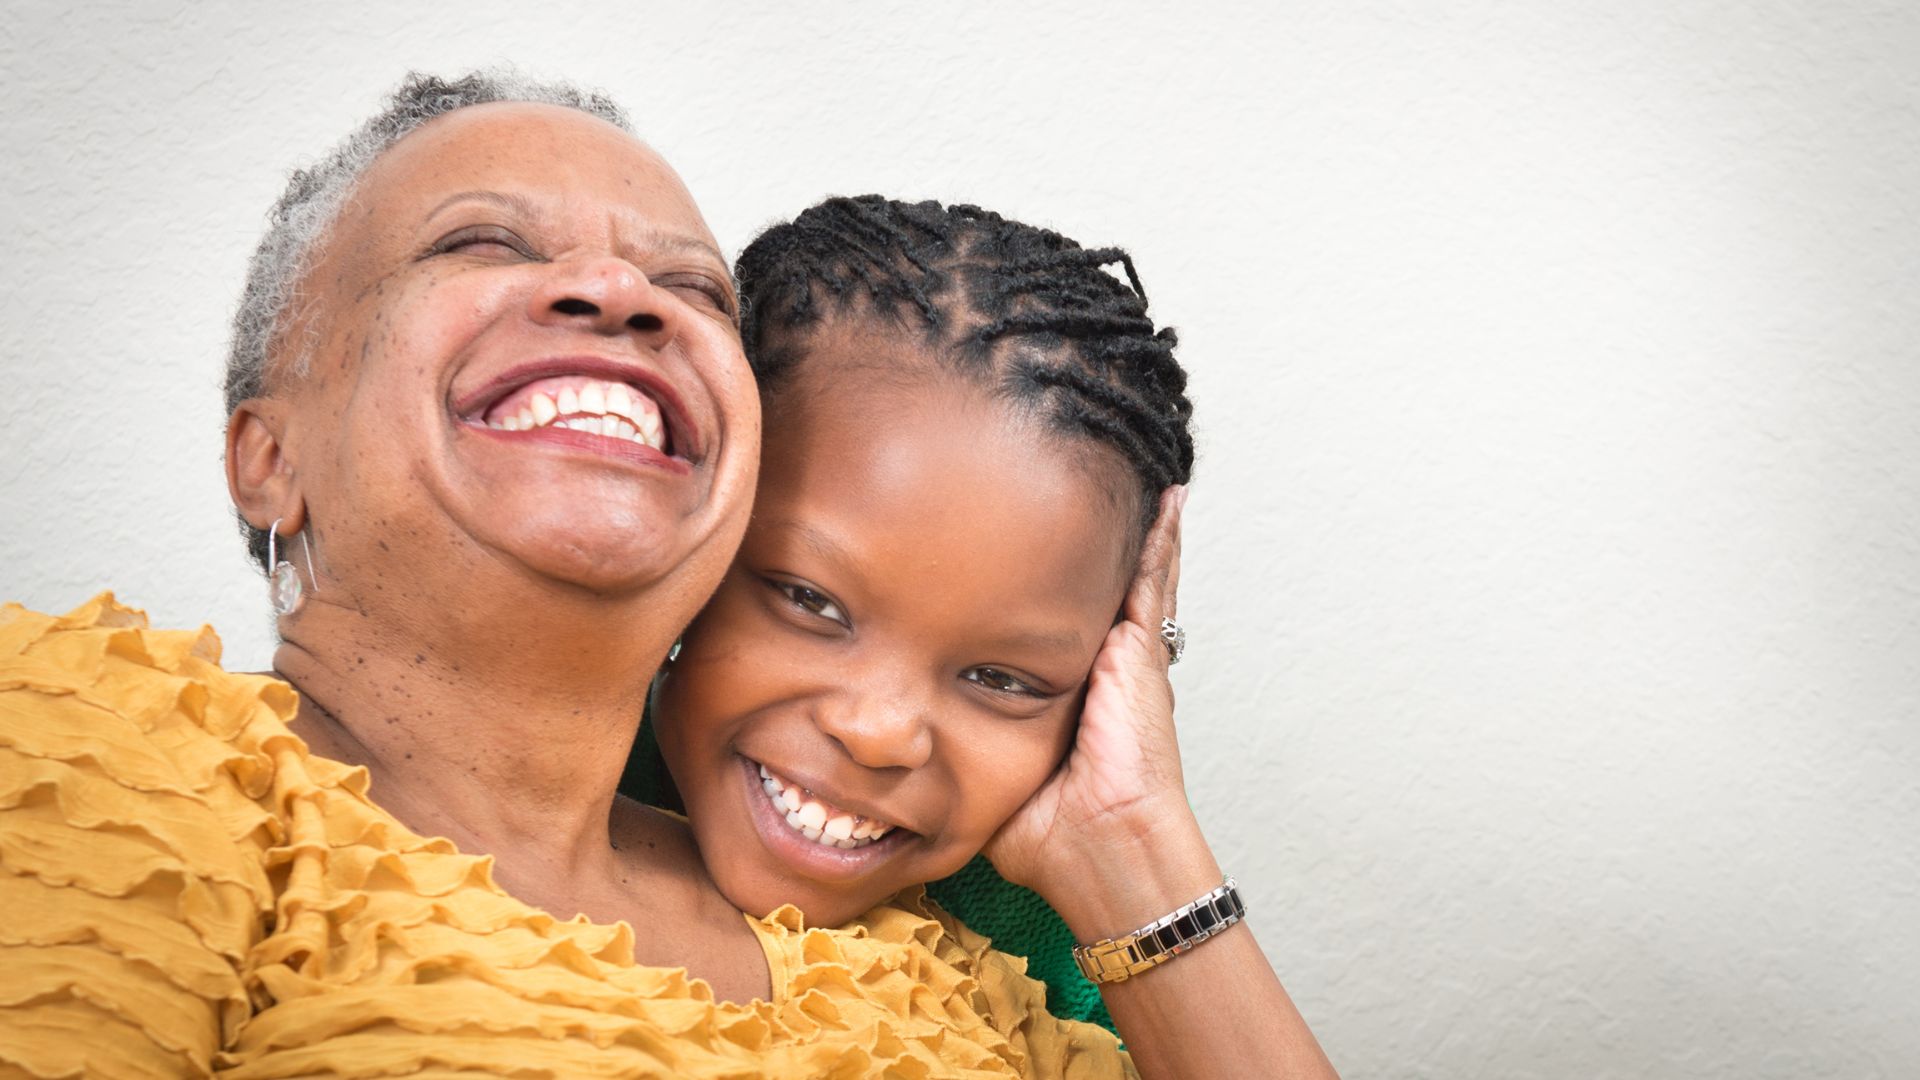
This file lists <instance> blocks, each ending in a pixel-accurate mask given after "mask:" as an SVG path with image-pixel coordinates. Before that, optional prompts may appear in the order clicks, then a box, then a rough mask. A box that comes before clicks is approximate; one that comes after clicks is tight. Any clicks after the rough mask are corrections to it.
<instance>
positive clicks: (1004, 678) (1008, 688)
mask: <svg viewBox="0 0 1920 1080" xmlns="http://www.w3.org/2000/svg"><path fill="white" fill-rule="evenodd" d="M961 678H964V679H966V680H967V681H968V682H974V683H979V684H980V685H981V686H983V687H985V688H987V689H988V690H992V691H993V692H994V693H996V694H1018V695H1020V696H1022V697H1043V696H1045V695H1043V694H1042V693H1041V692H1040V691H1039V690H1037V689H1035V688H1034V687H1032V686H1030V685H1028V684H1027V683H1026V682H1024V681H1022V680H1021V679H1020V678H1019V677H1018V676H1015V675H1010V674H1008V673H1007V672H1005V671H1002V670H1000V669H999V668H996V667H977V668H970V669H968V670H967V672H966V674H964V675H962V676H961Z"/></svg>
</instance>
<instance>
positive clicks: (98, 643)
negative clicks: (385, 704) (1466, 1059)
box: [0, 594, 1132, 1080]
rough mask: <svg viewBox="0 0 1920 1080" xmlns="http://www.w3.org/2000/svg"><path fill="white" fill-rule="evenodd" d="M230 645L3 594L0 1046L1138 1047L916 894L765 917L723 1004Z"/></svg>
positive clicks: (1114, 1056) (370, 1061) (514, 1061)
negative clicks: (486, 844)
mask: <svg viewBox="0 0 1920 1080" xmlns="http://www.w3.org/2000/svg"><path fill="white" fill-rule="evenodd" d="M219 659H220V643H219V640H218V639H217V638H216V637H215V636H214V634H213V632H212V631H211V630H208V629H204V628H203V629H202V630H200V631H198V632H183V631H155V630H150V629H148V628H147V625H146V617H145V616H144V615H143V614H141V613H140V612H137V611H134V610H131V609H128V608H125V607H122V606H120V605H119V604H117V603H115V602H114V600H113V597H112V595H111V594H103V595H101V596H99V597H96V598H95V599H94V600H92V601H91V602H89V603H87V604H86V605H84V606H82V607H80V608H79V609H77V610H75V611H73V612H71V613H70V614H67V615H65V616H57V617H56V616H49V615H41V614H37V613H34V612H31V611H28V610H26V609H24V608H21V607H20V606H18V605H7V606H5V607H4V608H0V1075H21V1074H24V1075H28V1076H35V1077H68V1076H73V1077H81V1076H84V1077H123V1076H124V1077H135V1076H138V1077H154V1076H208V1075H218V1076H221V1077H230V1078H234V1080H239V1078H243V1077H245V1078H253V1077H293V1076H335V1077H372V1076H440V1075H450V1074H455V1073H459V1074H462V1075H467V1076H471V1075H474V1074H476V1073H481V1074H492V1075H507V1076H515V1077H589V1076H628V1077H639V1076H676V1077H700V1078H720V1077H727V1078H748V1077H802V1076H805V1077H902V1078H907V1077H912V1078H919V1077H946V1076H955V1077H976V1076H978V1077H987V1076H1031V1077H1109V1076H1123V1075H1132V1066H1131V1065H1130V1063H1129V1062H1128V1061H1127V1059H1126V1055H1125V1054H1124V1053H1122V1052H1121V1051H1120V1049H1119V1047H1118V1046H1117V1044H1116V1043H1115V1041H1114V1039H1113V1037H1112V1036H1111V1035H1110V1034H1108V1033H1107V1032H1106V1031H1104V1030H1102V1029H1101V1028H1098V1027H1095V1026H1093V1025H1090V1024H1081V1023H1074V1022H1071V1021H1063V1020H1057V1019H1055V1018H1054V1017H1052V1016H1050V1015H1048V1014H1047V1012H1046V1011H1045V1008H1044V994H1045V991H1044V988H1043V986H1042V985H1041V984H1040V983H1038V982H1035V981H1033V980H1031V979H1028V978H1027V977H1026V975H1025V974H1024V972H1025V962H1024V961H1022V960H1019V959H1016V958H1012V957H1008V956H1006V955H1004V954H1001V953H997V952H995V951H993V950H992V949H991V948H989V947H988V943H987V941H986V939H984V938H982V937H980V936H979V935H977V934H973V933H971V932H970V931H968V930H967V929H966V928H965V927H964V926H961V925H959V924H958V923H957V922H955V921H954V920H953V919H952V918H951V916H948V915H947V914H946V913H944V912H942V911H940V910H938V909H937V908H935V907H933V906H932V905H931V904H928V903H927V902H925V901H924V899H922V898H921V897H918V896H903V897H901V898H899V899H897V900H896V901H895V902H893V903H891V904H887V905H882V906H881V907H878V908H875V909H874V910H873V911H871V912H869V913H868V914H867V915H865V916H863V917H862V918H860V919H859V920H857V921H855V922H854V923H853V924H851V925H849V926H847V927H844V928H841V929H836V930H823V929H818V928H814V929H809V928H807V927H805V926H803V925H802V922H801V918H800V914H799V912H797V911H795V910H794V909H793V908H790V907H789V908H782V909H780V910H779V911H776V912H774V913H773V914H772V915H771V916H769V917H768V918H766V919H764V920H760V919H751V920H749V921H750V922H751V923H752V925H753V928H754V930H755V931H756V933H757V934H758V935H759V937H760V941H761V944H762V946H763V947H764V949H765V951H766V954H767V960H768V963H769V965H770V967H771V973H772V984H773V986H774V988H775V990H774V1000H772V1001H767V1002H761V1001H756V1002H753V1003H751V1004H747V1005H730V1004H725V1003H716V1002H715V1001H714V1000H713V995H712V992H711V991H710V990H709V988H708V987H707V984H706V983H704V982H702V981H700V980H698V979H693V978H689V977H688V975H687V973H686V971H685V970H683V969H668V968H653V967H642V966H639V965H636V964H635V963H634V961H633V949H632V931H631V930H630V929H629V928H628V926H627V925H626V924H625V923H616V924H614V925H612V926H603V925H599V924H596V923H592V922H589V921H587V920H586V919H584V918H575V919H570V920H561V919H556V918H554V917H553V916H551V915H549V914H547V913H546V912H543V911H540V910H537V909H535V908H532V907H529V906H528V905H526V904H523V903H521V902H519V901H517V900H515V899H514V898H513V897H511V896H508V895H507V894H506V893H504V892H502V891H501V890H500V888H499V887H497V886H496V885H494V883H493V880H492V877H491V875H490V873H489V867H490V865H491V860H489V859H488V858H487V857H485V856H472V855H463V854H461V853H460V852H459V851H457V850H455V848H454V846H453V845H452V844H451V843H450V842H448V841H446V840H444V839H438V838H428V837H421V836H418V835H415V834H414V833H413V832H411V831H409V830H408V829H407V828H406V827H405V826H404V825H402V824H400V822H399V821H398V820H396V819H395V818H394V817H393V816H391V815H390V814H388V813H387V812H386V811H384V810H382V809H381V808H380V807H379V806H378V805H377V804H375V803H374V802H372V801H371V800H370V799H369V798H368V797H367V774H366V772H365V770H363V769H359V768H350V767H348V766H346V765H343V764H341V763H339V762H336V761H332V760H329V759H327V758H322V757H318V756H315V755H313V754H310V753H308V751H307V747H306V745H305V744H304V743H302V742H301V740H300V739H299V737H298V736H296V735H295V734H293V732H292V731H290V730H289V729H288V727H287V724H288V722H289V721H290V720H291V719H292V718H293V716H294V714H295V695H294V691H293V690H292V688H291V687H289V686H287V685H286V684H285V683H282V682H279V681H277V680H274V679H271V678H265V677H261V676H255V675H235V674H229V673H228V672H225V671H223V670H221V668H220V666H219Z"/></svg>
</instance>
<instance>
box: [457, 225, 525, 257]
mask: <svg viewBox="0 0 1920 1080" xmlns="http://www.w3.org/2000/svg"><path fill="white" fill-rule="evenodd" d="M454 252H459V253H460V254H462V255H480V256H488V255H491V256H494V257H499V256H502V255H517V256H519V257H520V258H523V259H531V258H534V257H535V256H534V254H533V248H532V247H530V246H529V245H528V244H527V242H526V241H525V240H522V239H520V237H519V236H518V235H516V234H515V233H514V232H513V230H511V229H503V228H501V227H500V226H498V225H469V226H467V227H466V228H464V229H455V230H454V231H453V232H450V233H448V234H447V235H445V236H443V237H441V238H440V239H439V240H438V241H436V242H435V243H434V245H433V252H432V253H433V254H435V255H448V254H452V253H454Z"/></svg>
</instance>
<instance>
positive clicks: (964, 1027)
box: [754, 887, 1131, 1077]
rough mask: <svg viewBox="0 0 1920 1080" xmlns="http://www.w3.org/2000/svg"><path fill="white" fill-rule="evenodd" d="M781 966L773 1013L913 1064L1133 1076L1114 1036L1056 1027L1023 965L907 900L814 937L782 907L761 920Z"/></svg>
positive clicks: (913, 894) (776, 967)
mask: <svg viewBox="0 0 1920 1080" xmlns="http://www.w3.org/2000/svg"><path fill="white" fill-rule="evenodd" d="M754 922H755V926H756V927H757V928H758V929H759V930H760V932H761V935H762V939H763V943H764V944H765V946H766V949H767V952H768V954H769V959H770V961H772V966H773V972H772V974H773V983H774V987H775V996H776V998H777V999H779V1000H776V1002H775V1004H776V1005H777V1006H780V1007H781V1008H782V1009H785V1010H791V1009H799V1010H802V1011H806V1012H818V1011H821V1010H823V1008H831V1009H832V1010H833V1011H834V1012H835V1013H836V1014H837V1015H839V1016H840V1017H841V1018H842V1022H849V1021H853V1020H854V1019H855V1018H858V1019H859V1021H860V1022H869V1023H871V1022H880V1023H883V1024H885V1025H887V1026H890V1027H891V1028H892V1029H893V1030H894V1031H895V1032H896V1033H897V1034H899V1035H900V1037H901V1039H902V1040H903V1043H904V1046H905V1049H906V1050H907V1051H908V1053H909V1056H916V1057H917V1056H921V1055H922V1053H925V1054H926V1055H927V1056H928V1057H929V1058H930V1059H931V1060H933V1061H937V1062H939V1063H940V1064H942V1065H946V1066H953V1065H964V1066H965V1067H967V1068H972V1069H980V1070H985V1071H988V1072H1000V1071H1004V1072H1006V1073H1007V1074H1009V1075H1018V1076H1029V1077H1056V1076H1058V1077H1081V1076H1085V1077H1096V1076H1125V1075H1131V1066H1130V1064H1129V1063H1128V1062H1127V1059H1126V1055H1125V1054H1124V1052H1123V1051H1122V1050H1121V1049H1120V1046H1119V1042H1118V1040H1116V1039H1115V1038H1114V1037H1113V1035H1112V1033H1110V1032H1108V1031H1106V1030H1105V1029H1104V1028H1101V1027H1099V1026H1098V1025H1094V1024H1087V1023H1081V1022H1078V1021H1073V1020H1062V1019H1059V1018H1056V1017H1054V1016H1053V1015H1052V1014H1050V1013H1049V1012H1048V1011H1047V1008H1046V987H1045V985H1044V984H1042V983H1040V982H1038V981H1036V980H1034V979H1031V978H1029V977H1028V976H1027V974H1026V961H1025V960H1024V959H1022V958H1020V957H1017V956H1010V955H1008V954H1006V953H1003V952H1000V951H998V950H996V949H994V948H993V947H992V943H991V942H990V941H989V940H988V939H987V938H985V937H983V936H981V935H979V934H977V933H974V932H973V931H972V930H970V929H968V928H967V926H966V925H965V924H964V923H962V922H961V921H960V920H958V919H956V918H954V917H953V916H952V915H950V914H948V913H947V912H946V911H944V910H942V909H941V908H940V907H939V905H937V904H935V903H934V902H933V901H931V900H929V899H928V898H927V896H926V890H925V889H924V888H923V887H915V888H912V889H908V890H906V891H904V892H902V893H901V894H899V895H898V896H895V897H894V898H893V899H891V900H889V901H887V902H885V903H883V904H880V905H878V906H876V907H875V908H873V909H872V910H871V911H868V912H867V913H866V914H864V915H862V916H860V917H859V918H857V919H855V920H853V921H852V922H850V923H848V924H846V925H845V926H840V927H833V928H822V927H808V926H807V925H806V923H805V919H804V918H803V917H802V915H801V913H800V912H799V911H798V910H797V909H795V908H793V907H791V906H787V907H782V908H780V909H778V910H776V911H774V912H773V913H772V914H770V915H768V916H767V917H766V918H765V919H759V920H754Z"/></svg>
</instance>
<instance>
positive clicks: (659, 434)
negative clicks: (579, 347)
mask: <svg viewBox="0 0 1920 1080" xmlns="http://www.w3.org/2000/svg"><path fill="white" fill-rule="evenodd" d="M569 382H578V383H579V385H578V386H577V387H576V386H573V385H567V386H562V387H561V388H560V389H559V390H558V391H557V392H555V393H548V392H546V391H535V392H534V393H533V394H531V395H530V396H528V397H527V398H526V400H525V401H524V402H522V403H521V405H520V407H519V408H518V409H517V410H513V409H507V410H495V413H494V415H493V416H492V417H491V418H490V419H489V420H488V421H487V426H488V427H490V428H494V429H496V430H500V431H532V430H534V429H535V428H549V427H561V428H567V429H568V430H570V431H584V432H586V433H587V434H589V435H603V436H605V437H607V438H610V439H626V440H628V441H629V442H636V443H639V444H640V445H642V446H646V447H651V448H652V449H654V450H660V451H662V452H664V449H665V446H666V429H665V426H664V425H662V424H661V422H660V408H659V406H657V405H655V404H654V403H653V400H652V399H651V398H649V397H647V396H646V395H645V394H642V393H638V392H637V391H635V390H634V389H633V388H632V387H630V386H628V385H627V384H625V383H618V382H603V381H600V380H598V379H590V380H586V381H584V382H581V381H580V380H578V379H574V380H569Z"/></svg>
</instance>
